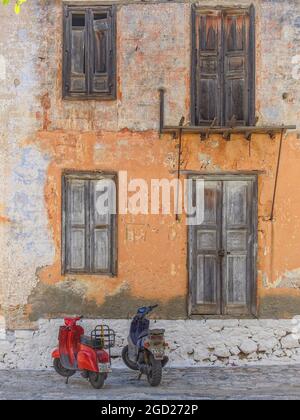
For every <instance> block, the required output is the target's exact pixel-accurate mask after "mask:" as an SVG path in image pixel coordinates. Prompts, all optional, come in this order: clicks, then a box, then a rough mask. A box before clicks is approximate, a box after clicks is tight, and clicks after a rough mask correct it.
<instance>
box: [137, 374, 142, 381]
mask: <svg viewBox="0 0 300 420" xmlns="http://www.w3.org/2000/svg"><path fill="white" fill-rule="evenodd" d="M142 376H143V374H142V373H139V376H138V381H140V380H141V379H142Z"/></svg>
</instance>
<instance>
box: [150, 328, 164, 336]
mask: <svg viewBox="0 0 300 420" xmlns="http://www.w3.org/2000/svg"><path fill="white" fill-rule="evenodd" d="M165 332H166V330H162V329H155V330H150V331H149V334H150V335H164V334H165Z"/></svg>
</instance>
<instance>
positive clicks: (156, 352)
mask: <svg viewBox="0 0 300 420" xmlns="http://www.w3.org/2000/svg"><path fill="white" fill-rule="evenodd" d="M151 353H152V354H153V356H154V358H155V359H156V360H162V359H163V358H164V356H165V352H164V350H163V349H162V348H161V347H156V348H155V347H152V348H151Z"/></svg>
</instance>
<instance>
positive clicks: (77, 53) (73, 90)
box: [64, 10, 87, 95]
mask: <svg viewBox="0 0 300 420" xmlns="http://www.w3.org/2000/svg"><path fill="white" fill-rule="evenodd" d="M86 23H87V16H86V13H85V12H84V11H81V12H80V11H78V12H74V11H69V10H67V11H66V16H65V51H64V54H65V60H64V92H65V94H69V95H80V94H85V93H86V92H87V77H86V62H87V26H86Z"/></svg>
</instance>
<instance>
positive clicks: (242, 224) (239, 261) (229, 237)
mask: <svg viewBox="0 0 300 420" xmlns="http://www.w3.org/2000/svg"><path fill="white" fill-rule="evenodd" d="M252 195H253V194H252V181H239V180H236V181H225V182H224V184H223V229H222V230H223V232H222V235H223V240H222V243H223V244H224V251H225V257H224V258H223V260H222V266H223V267H222V269H223V276H222V278H223V312H224V314H226V315H235V314H248V313H249V303H250V301H251V295H250V293H251V290H250V289H249V287H248V285H251V275H252V270H251V260H252V258H251V257H252V253H253V250H252V248H253V234H252Z"/></svg>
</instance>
